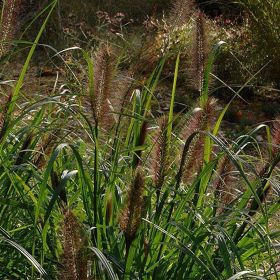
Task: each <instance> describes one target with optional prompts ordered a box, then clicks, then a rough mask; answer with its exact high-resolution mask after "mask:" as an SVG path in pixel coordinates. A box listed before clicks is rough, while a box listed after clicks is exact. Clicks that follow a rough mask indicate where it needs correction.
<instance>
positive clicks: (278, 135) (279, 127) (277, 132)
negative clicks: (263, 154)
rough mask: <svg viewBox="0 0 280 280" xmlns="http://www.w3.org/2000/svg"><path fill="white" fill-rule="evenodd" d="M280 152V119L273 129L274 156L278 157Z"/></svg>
mask: <svg viewBox="0 0 280 280" xmlns="http://www.w3.org/2000/svg"><path fill="white" fill-rule="evenodd" d="M279 152H280V119H279V120H276V121H275V122H274V124H273V129H272V155H273V156H276V155H277V154H278V153H279Z"/></svg>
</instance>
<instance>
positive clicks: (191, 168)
mask: <svg viewBox="0 0 280 280" xmlns="http://www.w3.org/2000/svg"><path fill="white" fill-rule="evenodd" d="M216 104H217V100H216V99H214V98H209V99H208V101H207V103H206V104H205V106H204V108H202V110H196V111H195V112H194V113H193V114H192V116H191V117H190V119H189V121H188V122H187V125H186V126H185V128H184V129H183V131H182V134H181V137H182V139H184V141H185V140H186V139H188V138H189V137H190V136H191V135H192V134H193V133H194V132H198V131H207V130H208V129H210V128H211V127H212V126H213V124H214V123H215V117H216V113H217V108H216ZM204 142H205V135H204V134H198V135H196V136H195V138H194V139H193V141H192V144H191V146H190V149H189V152H188V157H187V160H186V163H185V167H184V170H185V171H184V174H183V181H184V182H185V183H189V182H190V181H191V180H192V179H193V176H194V175H195V174H196V173H197V172H198V171H199V170H200V169H201V168H202V166H203V155H204Z"/></svg>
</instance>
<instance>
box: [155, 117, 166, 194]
mask: <svg viewBox="0 0 280 280" xmlns="http://www.w3.org/2000/svg"><path fill="white" fill-rule="evenodd" d="M167 127H168V117H167V116H163V117H161V118H160V119H159V120H158V130H157V133H156V135H155V137H154V143H155V144H154V151H153V155H152V172H153V179H154V183H155V186H156V189H157V190H158V191H160V190H161V188H162V185H163V183H164V179H165V176H166V171H167V170H166V169H167V165H168V155H167Z"/></svg>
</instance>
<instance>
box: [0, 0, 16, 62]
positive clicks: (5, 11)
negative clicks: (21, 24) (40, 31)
mask: <svg viewBox="0 0 280 280" xmlns="http://www.w3.org/2000/svg"><path fill="white" fill-rule="evenodd" d="M20 8H21V0H6V1H4V3H3V8H2V17H1V19H2V21H1V27H0V40H1V42H0V57H1V56H3V55H5V54H6V53H7V52H8V51H9V45H8V42H9V41H10V40H12V39H13V37H14V34H15V31H16V29H17V22H18V14H19V12H20Z"/></svg>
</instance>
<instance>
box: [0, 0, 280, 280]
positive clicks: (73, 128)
mask: <svg viewBox="0 0 280 280" xmlns="http://www.w3.org/2000/svg"><path fill="white" fill-rule="evenodd" d="M56 4H57V1H53V2H52V3H51V4H50V5H49V6H48V7H46V8H45V10H44V13H43V15H44V16H45V21H44V24H43V25H42V27H41V29H40V31H39V33H38V35H37V37H36V39H35V41H34V43H33V44H32V45H31V47H30V50H29V54H28V56H27V59H26V61H25V64H24V66H23V69H22V70H21V73H20V76H19V79H18V81H17V82H16V84H15V85H11V83H9V82H8V81H6V82H1V86H2V93H3V96H5V95H6V98H4V97H3V100H4V101H3V105H2V110H1V132H0V196H1V200H0V251H1V255H0V265H1V271H0V278H1V279H39V278H40V279H65V280H66V279H67V280H68V279H77V280H78V279H79V280H85V279H170V280H171V279H172V280H173V279H174V280H175V279H201V280H202V279H205V280H206V279H213V280H222V279H228V280H234V279H279V236H280V231H279V228H277V227H275V225H274V226H273V225H271V223H272V222H273V219H274V217H275V215H276V214H277V212H278V211H279V207H280V201H279V181H278V180H279V179H278V177H279V172H278V167H277V165H278V163H279V161H280V149H279V145H280V125H279V122H277V121H275V122H274V126H273V129H271V127H269V126H268V125H259V126H257V127H256V128H254V129H252V131H251V132H250V133H248V134H245V135H243V136H240V137H239V138H238V139H235V140H234V141H232V142H226V140H225V139H223V138H222V136H221V134H220V133H219V131H220V126H221V122H222V119H223V116H224V115H225V113H226V110H227V109H228V107H229V106H230V104H228V106H226V107H225V109H223V110H222V111H221V110H219V109H218V107H217V101H216V100H215V99H214V98H213V97H211V96H209V87H208V86H209V78H210V73H211V71H212V68H213V63H214V61H215V58H216V57H217V56H218V54H219V50H220V48H222V47H223V45H224V42H219V43H217V44H216V45H215V46H214V47H213V49H212V51H210V53H209V54H208V58H207V59H205V61H203V67H201V69H203V70H201V72H202V73H201V74H200V77H198V78H199V82H200V88H199V90H198V92H199V94H200V96H199V97H198V103H197V107H196V108H194V110H193V111H191V112H190V113H188V114H186V113H184V112H182V113H176V114H175V112H174V110H173V108H174V100H175V96H176V88H177V79H178V73H179V70H180V53H178V55H177V59H176V63H175V65H174V75H173V87H172V88H171V89H170V92H171V95H172V97H171V102H170V108H169V112H167V114H166V115H163V116H161V117H160V118H158V119H156V118H155V117H154V116H153V110H152V104H153V102H154V101H155V96H154V93H155V90H156V88H157V85H158V81H159V79H160V77H161V74H162V70H163V69H164V66H165V61H166V56H167V55H168V54H166V55H164V56H163V57H162V58H160V59H159V61H158V63H157V66H156V68H155V69H154V71H153V72H152V73H151V75H150V76H149V78H147V80H146V83H145V85H144V86H139V84H138V83H137V82H136V81H134V80H133V79H131V78H129V77H128V75H127V74H126V75H124V74H123V73H121V71H120V70H118V58H117V56H116V54H115V52H114V50H113V49H112V48H111V47H110V46H108V45H106V44H103V45H101V47H100V48H99V50H98V51H97V52H96V53H95V54H94V55H92V54H91V53H88V52H86V51H85V50H82V49H79V48H73V49H70V50H65V52H66V51H76V52H79V53H80V54H81V55H82V57H83V61H84V62H83V65H84V67H83V69H84V71H85V73H86V74H87V81H79V80H78V79H77V80H75V79H73V80H74V82H72V83H71V84H67V83H65V84H63V85H62V86H60V85H59V84H58V82H57V80H55V81H54V87H53V91H52V94H50V95H49V96H40V95H34V96H31V97H29V98H27V100H25V99H24V97H23V96H22V86H23V84H24V80H25V78H26V72H27V70H28V67H29V66H30V61H31V58H32V56H33V54H34V51H35V49H36V47H37V44H38V42H39V40H40V37H41V35H42V32H43V30H44V28H45V25H46V24H47V21H48V18H49V16H50V15H51V13H52V11H53V9H54V7H55V5H56ZM59 55H60V53H57V56H58V57H59ZM73 74H74V73H73ZM75 77H76V76H74V78H75ZM233 91H234V90H233ZM235 94H236V96H237V95H238V92H235ZM259 131H264V132H265V133H266V135H267V139H266V141H265V143H259V142H258V141H257V140H256V137H255V136H256V134H257V133H258V132H259ZM265 151H268V152H265Z"/></svg>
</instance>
